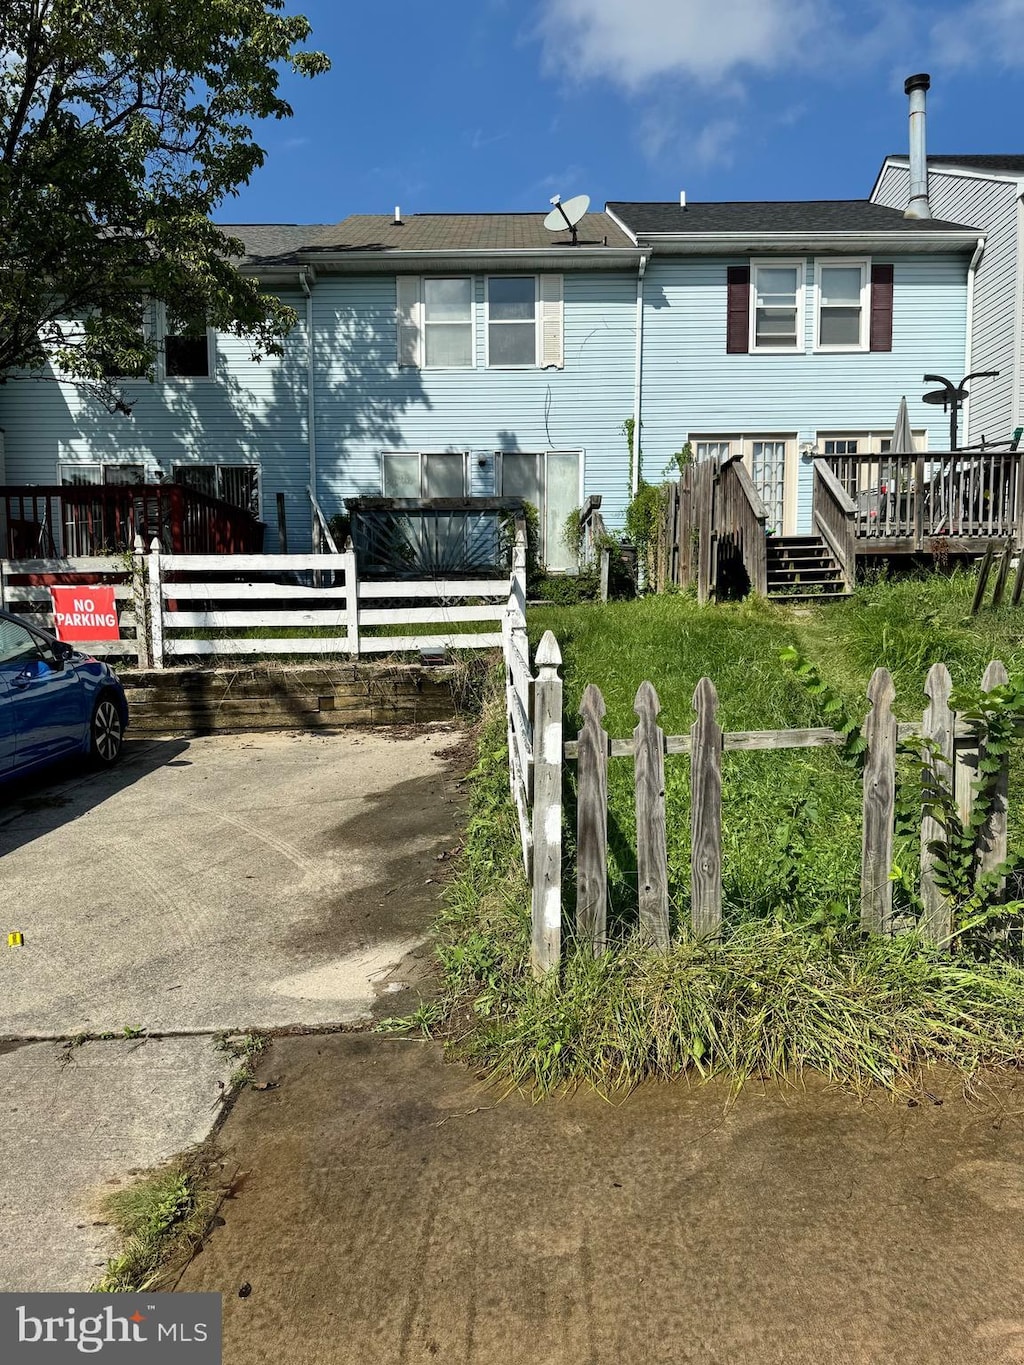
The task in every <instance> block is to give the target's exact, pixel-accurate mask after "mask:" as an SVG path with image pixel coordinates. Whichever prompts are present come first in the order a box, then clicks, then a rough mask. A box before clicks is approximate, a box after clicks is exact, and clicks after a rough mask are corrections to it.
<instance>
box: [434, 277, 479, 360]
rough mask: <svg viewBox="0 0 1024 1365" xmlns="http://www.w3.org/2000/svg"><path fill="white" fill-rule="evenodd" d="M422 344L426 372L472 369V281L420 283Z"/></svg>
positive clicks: (456, 280)
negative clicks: (421, 291) (428, 370)
mask: <svg viewBox="0 0 1024 1365" xmlns="http://www.w3.org/2000/svg"><path fill="white" fill-rule="evenodd" d="M423 340H424V347H423V349H424V359H423V363H424V365H425V366H426V367H427V369H457V370H468V369H471V368H472V365H473V281H472V280H471V279H448V280H445V279H425V280H424V281H423Z"/></svg>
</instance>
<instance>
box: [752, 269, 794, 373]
mask: <svg viewBox="0 0 1024 1365" xmlns="http://www.w3.org/2000/svg"><path fill="white" fill-rule="evenodd" d="M751 269H752V280H751V284H752V289H751V293H752V295H753V307H752V308H751V319H750V349H751V350H752V351H802V350H803V336H802V331H803V272H804V263H803V261H772V262H771V263H765V264H762V265H759V264H757V263H754V264H753V266H752V267H751Z"/></svg>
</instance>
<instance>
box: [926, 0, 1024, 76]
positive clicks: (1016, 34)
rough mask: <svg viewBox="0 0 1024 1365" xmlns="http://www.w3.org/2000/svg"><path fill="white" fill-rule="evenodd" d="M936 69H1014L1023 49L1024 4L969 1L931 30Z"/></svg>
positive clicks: (1000, 0) (1022, 0)
mask: <svg viewBox="0 0 1024 1365" xmlns="http://www.w3.org/2000/svg"><path fill="white" fill-rule="evenodd" d="M931 39H932V47H933V58H932V60H933V61H934V63H935V65H936V66H940V67H942V66H945V67H947V68H955V67H972V66H978V65H980V64H981V63H986V64H993V63H994V64H995V65H997V66H1014V67H1016V66H1017V65H1018V63H1019V61H1020V54H1021V49H1022V47H1024V0H973V3H972V4H968V5H964V6H959V7H957V9H956V10H954V11H953V12H952V13H951V14H947V15H944V16H943V18H941V19H939V20H938V21H937V22H936V23H935V24H934V25H933V27H932V31H931Z"/></svg>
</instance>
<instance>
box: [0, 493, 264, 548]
mask: <svg viewBox="0 0 1024 1365" xmlns="http://www.w3.org/2000/svg"><path fill="white" fill-rule="evenodd" d="M264 529H265V528H264V525H263V523H262V522H261V521H257V520H256V518H255V517H254V516H253V515H252V514H251V513H250V512H247V511H245V509H244V508H241V507H235V506H234V505H233V504H232V503H229V502H224V501H223V500H222V499H220V498H214V497H211V496H210V495H209V494H207V493H201V492H200V491H199V490H198V489H196V488H189V487H187V486H186V485H184V484H176V483H167V484H125V485H123V486H118V485H109V486H100V485H96V486H93V485H63V484H61V485H54V486H43V485H37V486H34V487H19V488H14V487H11V486H0V557H2V558H5V559H48V558H53V557H55V558H66V559H72V558H75V557H77V556H81V555H97V554H106V553H118V552H121V551H125V550H131V549H132V548H133V547H134V544H135V537H136V535H141V536H142V538H143V540H144V541H145V544H146V548H147V549H148V548H149V545H150V542H151V541H152V539H153V537H154V536H155V537H156V538H157V539H158V540H159V541H160V544H161V546H162V548H163V549H164V550H166V551H168V552H170V553H173V554H224V555H230V554H259V553H260V552H261V551H262V549H263V532H264Z"/></svg>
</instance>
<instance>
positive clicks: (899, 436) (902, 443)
mask: <svg viewBox="0 0 1024 1365" xmlns="http://www.w3.org/2000/svg"><path fill="white" fill-rule="evenodd" d="M889 448H890V450H891V451H892V453H893V454H894V455H913V453H914V435H913V432H912V431H911V430H910V413H909V412H908V411H907V395H906V394H904V395H903V397H902V398H901V399H900V406H899V411H898V412H897V414H896V425H895V426H894V427H893V429H892V445H891V446H890V447H889Z"/></svg>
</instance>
